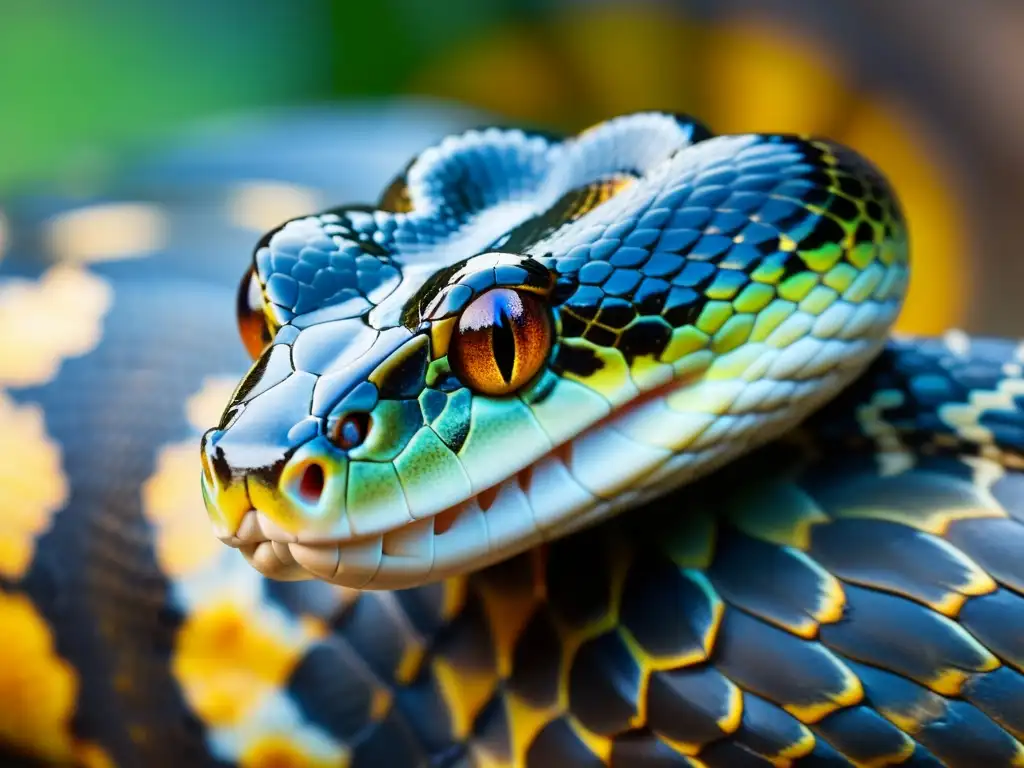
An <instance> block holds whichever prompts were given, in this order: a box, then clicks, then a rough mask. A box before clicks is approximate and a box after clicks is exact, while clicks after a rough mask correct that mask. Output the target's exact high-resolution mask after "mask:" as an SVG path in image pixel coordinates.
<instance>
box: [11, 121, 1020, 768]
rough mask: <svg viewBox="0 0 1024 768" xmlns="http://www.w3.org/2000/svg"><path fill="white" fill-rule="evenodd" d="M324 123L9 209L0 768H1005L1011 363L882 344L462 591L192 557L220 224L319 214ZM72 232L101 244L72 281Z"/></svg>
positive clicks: (995, 346)
mask: <svg viewBox="0 0 1024 768" xmlns="http://www.w3.org/2000/svg"><path fill="white" fill-rule="evenodd" d="M326 127H330V128H331V130H327V129H326ZM343 128H344V125H339V124H338V123H332V122H331V119H330V118H329V117H328V116H323V115H321V116H316V117H314V118H312V119H309V120H303V119H300V118H295V119H294V120H293V121H284V122H283V123H282V124H281V125H279V126H277V127H276V128H274V129H273V130H263V129H257V128H256V127H252V128H250V129H249V130H247V131H245V130H240V132H239V133H237V134H235V135H234V137H233V138H232V140H231V144H235V145H238V146H241V147H244V150H245V151H244V153H242V156H241V159H240V161H239V162H237V163H232V162H228V161H227V160H224V159H223V158H222V157H218V156H217V155H216V153H211V151H210V150H206V151H205V152H204V151H200V150H193V151H192V152H191V153H185V154H183V155H177V156H174V157H172V159H171V160H169V161H165V162H163V163H155V164H152V165H149V166H144V167H143V168H142V169H136V170H134V171H132V172H130V173H128V174H127V175H125V176H124V177H123V178H122V179H121V180H120V181H117V182H114V184H113V186H112V187H111V189H110V190H109V192H108V193H107V194H105V195H103V196H102V197H95V198H89V199H67V200H54V199H40V198H23V199H21V200H18V201H13V202H12V203H10V204H9V205H7V206H5V214H6V227H5V230H6V232H7V238H6V239H7V243H8V246H7V254H6V256H5V258H4V260H3V261H2V262H0V317H2V318H3V325H4V337H3V338H2V339H0V361H2V362H0V424H2V425H3V431H2V433H0V460H2V461H0V488H2V489H3V495H2V497H0V586H2V589H0V628H2V632H3V634H4V640H3V642H2V643H0V744H2V745H4V749H6V750H7V751H6V752H4V753H3V754H2V755H0V764H3V765H11V766H19V765H25V766H29V765H73V764H78V765H83V766H110V765H116V766H142V767H145V768H148V767H149V766H155V767H156V766H165V765H166V766H182V765H187V766H229V765H239V766H246V767H250V768H255V767H256V766H261V767H262V768H272V767H273V768H280V766H307V765H308V766H356V767H358V768H362V767H363V766H436V767H437V768H440V767H441V766H463V765H474V766H481V768H490V767H492V766H494V767H498V766H515V765H525V766H531V767H532V766H568V765H581V766H588V765H594V766H604V765H612V766H676V765H679V766H686V765H692V766H711V767H716V766H748V765H750V766H757V765H780V766H788V765H799V766H804V765H837V766H839V765H871V766H883V765H908V766H909V765H914V766H920V765H948V766H1004V765H1005V766H1013V765H1018V766H1020V765H1024V746H1022V742H1024V557H1022V553H1024V475H1022V474H1021V471H1020V468H1021V452H1022V450H1024V411H1022V403H1024V401H1022V400H1021V396H1022V395H1024V374H1022V364H1024V349H1022V348H1021V347H1020V345H1018V343H1017V342H1015V341H1010V340H999V339H972V338H969V337H967V336H965V335H963V334H960V333H950V334H948V335H947V336H946V337H944V338H941V339H895V340H893V341H891V342H890V343H889V344H888V346H887V347H886V349H885V350H884V352H883V353H882V354H881V356H880V357H879V358H878V359H877V360H876V361H875V362H874V363H873V364H872V365H871V367H870V368H869V370H868V371H867V372H866V373H865V374H864V375H863V376H862V377H860V378H859V379H858V380H857V381H856V382H855V383H854V384H853V385H852V386H851V387H849V388H848V389H847V390H846V391H845V392H844V393H842V394H841V395H840V396H839V397H837V398H835V399H834V400H833V401H832V402H831V403H829V404H828V405H827V406H825V408H824V409H823V410H821V411H819V412H818V413H817V414H815V415H814V416H813V417H812V418H811V419H810V421H808V422H807V423H806V424H805V425H804V426H803V427H801V428H799V429H797V430H794V431H792V432H791V433H789V434H787V435H786V436H785V437H784V438H783V439H782V440H779V441H777V442H775V443H772V444H771V445H769V446H766V447H764V448H762V449H760V450H759V451H757V452H756V453H753V454H751V455H749V456H747V457H745V458H743V459H741V460H739V461H737V462H734V463H732V464H730V465H729V466H728V467H725V468H724V469H722V470H720V471H719V472H717V473H716V474H714V475H712V476H710V477H707V478H705V479H704V480H701V481H699V482H697V483H695V484H693V485H691V486H688V487H686V488H684V489H682V490H680V491H677V492H674V493H672V494H670V495H666V496H663V497H661V498H659V499H657V500H656V501H654V502H652V503H650V504H649V505H648V506H647V507H645V508H644V509H640V510H636V511H633V512H630V513H629V514H626V515H622V516H619V517H616V518H614V519H612V520H611V521H609V522H607V523H604V524H602V525H600V526H597V527H595V528H591V529H588V530H585V531H583V532H580V533H576V534H573V535H571V536H568V537H565V538H562V539H559V540H557V541H555V542H553V543H551V544H550V545H547V546H544V547H540V548H536V549H533V550H530V551H529V552H526V553H523V554H521V555H518V556H516V557H514V558H512V559H509V560H506V561H504V562H502V563H500V564H497V565H494V566H492V567H490V568H488V569H486V570H483V571H479V572H476V573H473V574H471V575H469V576H463V577H457V578H452V579H448V580H446V581H443V582H437V583H434V584H431V585H428V586H424V587H420V588H416V589H410V590H401V591H390V592H389V591H364V592H357V591H354V590H350V589H345V588H340V587H335V586H332V585H329V584H326V583H323V582H318V581H305V582H280V581H272V580H268V579H265V578H263V577H261V576H260V575H259V574H257V573H256V572H255V571H254V570H253V569H252V568H250V567H249V565H248V564H247V563H246V562H245V561H244V560H243V559H242V557H240V556H239V554H238V553H237V552H235V551H233V550H230V549H228V548H226V547H223V546H222V545H221V544H220V543H219V542H217V541H216V540H215V539H213V538H212V537H211V536H210V533H209V526H208V522H207V519H206V514H205V511H204V509H203V504H202V500H201V499H200V498H198V487H197V482H196V477H197V474H198V457H197V455H196V450H195V448H196V445H197V442H198V439H199V434H200V432H201V431H202V430H203V429H204V428H205V427H206V426H207V425H208V422H209V421H210V419H211V418H213V419H214V420H215V418H216V414H217V413H218V412H219V410H220V408H221V407H222V406H223V404H224V402H225V401H226V400H227V398H228V396H229V395H230V394H231V391H232V389H233V387H234V384H235V383H236V382H237V380H238V379H239V378H240V375H241V373H242V372H243V371H244V370H245V369H246V367H247V365H248V361H247V359H246V357H245V354H244V351H243V350H242V348H241V345H240V343H239V342H238V339H237V332H236V328H235V322H234V317H233V307H234V290H235V285H236V282H237V277H238V275H239V274H240V270H241V268H242V267H243V266H244V264H243V263H242V262H243V261H244V255H245V254H246V253H248V252H251V250H252V246H253V244H254V243H255V242H256V240H257V239H258V238H259V233H258V232H254V231H253V230H252V227H251V226H250V227H249V228H247V226H248V225H244V219H245V217H244V216H241V217H240V216H239V214H238V209H239V204H240V203H239V201H240V200H242V201H244V200H250V201H251V199H252V192H253V191H254V189H256V190H257V191H258V190H260V189H262V190H264V191H266V190H267V189H271V190H273V189H275V187H274V186H273V184H271V185H270V186H269V187H267V186H266V185H264V186H260V185H256V186H255V187H254V183H253V180H266V179H272V180H275V179H276V180H280V181H290V182H293V183H296V184H299V185H304V187H306V188H315V189H319V190H323V191H324V192H325V193H326V194H328V195H334V194H338V193H339V192H338V190H337V189H336V188H332V187H331V184H332V183H333V182H331V180H330V177H329V176H327V175H325V174H324V171H323V169H322V167H321V163H320V162H319V161H318V158H321V157H324V156H327V155H329V154H330V153H331V152H332V151H334V148H335V147H336V146H337V144H338V143H339V142H341V141H343V139H341V138H339V137H340V136H343V135H344V133H343V130H342V129H343ZM446 128H447V127H446ZM431 138H433V137H431ZM421 143H423V144H425V143H427V142H426V139H422V140H421ZM231 144H226V145H220V147H218V149H219V150H220V151H222V152H225V153H226V154H227V155H228V156H229V157H230V151H229V150H228V149H227V147H229V146H231ZM297 145H298V146H302V147H303V150H302V152H303V154H302V155H301V156H299V157H296V156H294V155H293V156H292V157H291V158H290V162H289V163H288V164H287V167H285V168H280V167H274V158H275V157H277V155H276V154H275V150H278V149H280V150H281V151H285V148H290V151H292V152H294V147H295V146H297ZM414 149H415V148H411V149H410V153H411V151H413V150H414ZM341 172H343V171H341ZM380 181H383V179H380ZM263 183H264V182H262V181H261V182H260V184H263ZM243 192H244V193H245V194H244V195H243V194H242V193H243ZM345 194H351V192H350V191H345ZM360 194H364V195H367V196H368V195H369V193H360ZM246 195H247V196H246ZM328 199H332V198H328ZM76 214H78V215H79V216H85V215H91V216H93V217H98V220H99V221H101V222H105V223H106V225H107V228H106V229H104V231H107V229H111V228H112V229H116V230H117V231H118V232H120V233H121V234H120V235H119V236H118V237H114V238H113V239H111V238H110V237H109V236H107V237H99V238H98V239H97V244H96V245H95V247H93V248H92V250H91V251H89V252H88V253H84V254H83V249H85V246H84V245H81V240H74V239H73V240H72V245H74V244H76V243H78V244H79V245H78V246H77V250H76V248H73V247H69V246H68V245H67V242H66V237H65V239H62V231H65V230H67V229H69V228H70V231H71V232H72V233H78V235H79V237H80V238H81V237H82V233H86V234H88V233H89V232H90V231H91V230H88V228H85V229H83V228H82V226H81V221H83V219H81V218H79V219H77V220H76V219H75V218H74V216H75V215H76ZM104 217H106V218H104ZM147 217H149V218H147ZM76 221H77V223H78V225H79V226H78V228H77V229H76V228H75V227H74V226H72V225H74V224H75V223H76ZM240 221H243V224H241V225H240ZM158 224H159V226H157V225H158ZM61 227H64V228H65V230H62V229H61ZM268 228H269V227H268ZM133 232H134V235H133V237H134V240H133V241H132V242H129V240H132V237H129V235H131V234H132V233H133ZM126 233H127V234H126ZM147 233H148V234H147ZM925 258H926V256H925V255H922V256H921V259H920V260H921V261H922V262H924V261H925ZM918 268H919V269H926V268H927V265H926V263H922V264H919V265H918ZM211 414H213V416H211Z"/></svg>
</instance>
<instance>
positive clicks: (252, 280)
mask: <svg viewBox="0 0 1024 768" xmlns="http://www.w3.org/2000/svg"><path fill="white" fill-rule="evenodd" d="M235 312H236V314H237V316H238V333H239V335H240V336H241V337H242V343H243V344H244V345H245V350H246V352H248V353H249V356H250V357H251V358H252V359H253V360H255V359H257V358H258V357H259V356H260V355H262V354H263V351H264V350H265V349H266V348H267V345H269V344H270V342H271V337H270V327H269V326H268V325H267V316H266V315H265V314H264V312H263V290H262V289H261V288H260V281H259V279H257V277H256V272H255V271H254V270H253V268H252V267H249V269H247V270H246V271H245V274H244V275H243V276H242V281H241V282H240V283H239V284H238V295H237V297H236V299H235Z"/></svg>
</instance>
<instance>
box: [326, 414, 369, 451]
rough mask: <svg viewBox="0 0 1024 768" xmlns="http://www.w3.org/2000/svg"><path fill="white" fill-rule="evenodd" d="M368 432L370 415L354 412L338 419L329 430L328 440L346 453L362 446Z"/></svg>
mask: <svg viewBox="0 0 1024 768" xmlns="http://www.w3.org/2000/svg"><path fill="white" fill-rule="evenodd" d="M369 432H370V414H368V413H364V412H355V413H349V414H346V415H345V416H343V417H342V418H340V419H338V422H337V423H336V424H335V425H334V428H333V429H332V430H331V434H330V438H331V440H332V441H333V442H334V444H335V445H337V446H338V447H339V448H341V449H342V450H343V451H348V450H351V449H352V448H355V447H357V446H360V445H362V444H363V441H364V440H366V436H367V435H368V434H369Z"/></svg>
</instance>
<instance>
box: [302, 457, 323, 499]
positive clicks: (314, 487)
mask: <svg viewBox="0 0 1024 768" xmlns="http://www.w3.org/2000/svg"><path fill="white" fill-rule="evenodd" d="M323 492H324V468H323V467H322V466H320V465H319V464H317V463H316V462H315V461H314V462H310V463H309V464H307V465H306V468H305V469H304V470H302V477H300V478H299V496H300V497H301V498H302V500H303V501H304V502H306V503H307V504H316V503H317V502H318V501H320V496H321V494H323Z"/></svg>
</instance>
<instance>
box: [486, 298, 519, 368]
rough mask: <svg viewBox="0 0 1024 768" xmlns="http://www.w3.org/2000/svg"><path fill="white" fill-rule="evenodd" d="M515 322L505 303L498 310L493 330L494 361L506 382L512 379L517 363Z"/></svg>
mask: <svg viewBox="0 0 1024 768" xmlns="http://www.w3.org/2000/svg"><path fill="white" fill-rule="evenodd" d="M514 322H515V320H513V319H512V318H511V317H509V314H508V308H507V305H503V306H502V307H501V308H500V310H499V311H498V316H497V317H496V318H495V323H494V329H493V330H492V332H491V344H492V348H493V350H494V362H495V364H496V365H497V366H498V372H499V373H501V378H503V379H504V380H505V383H506V384H507V383H508V382H510V381H512V372H513V370H514V369H515V365H516V338H515V331H513V330H512V323H514Z"/></svg>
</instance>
